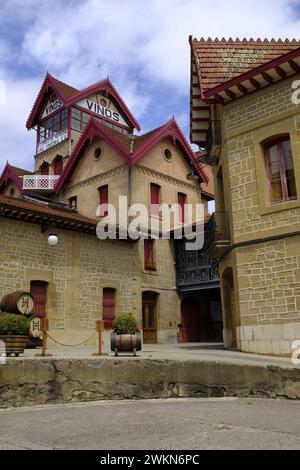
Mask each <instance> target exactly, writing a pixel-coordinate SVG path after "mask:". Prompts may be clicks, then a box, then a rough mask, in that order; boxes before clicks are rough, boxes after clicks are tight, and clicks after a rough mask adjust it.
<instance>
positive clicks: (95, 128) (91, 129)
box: [54, 118, 130, 193]
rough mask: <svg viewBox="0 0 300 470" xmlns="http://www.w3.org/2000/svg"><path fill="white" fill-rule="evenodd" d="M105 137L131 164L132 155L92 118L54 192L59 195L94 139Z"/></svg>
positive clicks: (105, 128) (104, 127)
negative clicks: (88, 144)
mask: <svg viewBox="0 0 300 470" xmlns="http://www.w3.org/2000/svg"><path fill="white" fill-rule="evenodd" d="M96 136H99V137H103V138H104V139H105V140H106V142H107V143H108V144H109V145H110V146H111V147H112V148H113V149H115V151H116V152H117V153H118V154H119V155H120V156H121V157H123V158H124V160H125V161H126V162H127V163H130V155H129V153H128V152H127V151H126V150H125V149H124V147H122V145H121V144H119V142H117V141H116V140H115V139H114V137H113V135H112V134H111V133H110V132H109V130H108V128H107V127H106V126H104V125H103V124H101V123H100V122H98V121H96V120H95V119H93V118H91V119H90V121H89V123H88V125H87V126H86V128H85V130H84V132H83V133H82V135H81V137H80V139H79V141H78V142H77V144H76V146H75V148H74V150H73V153H72V155H71V156H70V158H69V160H68V162H67V164H66V166H65V168H64V170H63V172H62V174H61V176H60V178H59V180H58V181H57V183H56V185H55V187H54V191H55V192H56V193H58V192H59V191H60V190H61V189H62V187H63V186H64V184H65V183H66V181H67V180H68V178H69V177H70V175H71V174H72V172H73V169H74V167H75V165H76V164H77V162H78V161H79V160H80V157H81V155H82V151H83V149H84V148H85V146H86V144H87V143H91V142H92V141H93V139H94V138H95V137H96Z"/></svg>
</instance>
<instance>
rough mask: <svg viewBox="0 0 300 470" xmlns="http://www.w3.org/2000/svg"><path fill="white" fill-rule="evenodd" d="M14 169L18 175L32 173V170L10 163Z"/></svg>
mask: <svg viewBox="0 0 300 470" xmlns="http://www.w3.org/2000/svg"><path fill="white" fill-rule="evenodd" d="M10 167H11V168H12V170H13V171H14V172H15V173H16V175H17V176H23V175H32V174H33V173H32V171H28V170H24V169H23V168H19V167H17V166H13V165H10Z"/></svg>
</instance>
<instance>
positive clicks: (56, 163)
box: [54, 155, 63, 175]
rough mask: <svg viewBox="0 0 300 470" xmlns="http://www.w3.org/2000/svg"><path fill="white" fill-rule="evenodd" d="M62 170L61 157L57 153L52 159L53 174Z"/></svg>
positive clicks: (58, 173) (60, 172) (57, 173)
mask: <svg viewBox="0 0 300 470" xmlns="http://www.w3.org/2000/svg"><path fill="white" fill-rule="evenodd" d="M62 171H63V159H62V157H61V156H60V155H58V156H57V157H56V158H55V160H54V174H55V175H61V174H62Z"/></svg>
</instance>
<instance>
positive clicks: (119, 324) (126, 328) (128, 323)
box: [114, 313, 137, 335]
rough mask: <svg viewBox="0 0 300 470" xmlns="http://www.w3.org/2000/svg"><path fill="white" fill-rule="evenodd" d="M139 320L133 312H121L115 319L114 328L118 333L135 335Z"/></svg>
mask: <svg viewBox="0 0 300 470" xmlns="http://www.w3.org/2000/svg"><path fill="white" fill-rule="evenodd" d="M136 327H137V322H136V319H135V318H134V316H133V315H132V314H131V313H121V314H120V315H118V316H117V318H116V319H115V321H114V330H115V332H116V333H117V335H133V334H134V333H135V329H136Z"/></svg>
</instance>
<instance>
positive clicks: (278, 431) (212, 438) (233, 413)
mask: <svg viewBox="0 0 300 470" xmlns="http://www.w3.org/2000/svg"><path fill="white" fill-rule="evenodd" d="M0 422H1V426H0V449H96V450H101V449H106V450H107V449H121V450H125V449H130V450H132V449H145V450H151V449H152V450H154V449H157V450H158V449H164V450H171V449H180V450H185V449H200V450H201V449H300V424H299V423H300V402H299V401H285V400H261V399H258V400H257V399H256V400H254V399H238V398H211V399H177V400H145V401H111V402H95V403H84V404H74V405H73V404H72V405H49V406H39V407H30V408H18V409H8V410H0Z"/></svg>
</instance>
